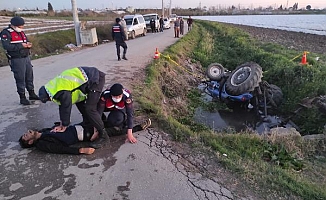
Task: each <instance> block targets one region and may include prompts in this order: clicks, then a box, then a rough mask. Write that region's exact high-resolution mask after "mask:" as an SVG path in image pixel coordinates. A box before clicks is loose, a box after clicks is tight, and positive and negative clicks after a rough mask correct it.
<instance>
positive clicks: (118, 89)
mask: <svg viewBox="0 0 326 200" xmlns="http://www.w3.org/2000/svg"><path fill="white" fill-rule="evenodd" d="M122 93H123V86H122V85H121V84H120V83H116V84H114V85H112V86H111V87H110V94H111V96H119V95H121V94H122Z"/></svg>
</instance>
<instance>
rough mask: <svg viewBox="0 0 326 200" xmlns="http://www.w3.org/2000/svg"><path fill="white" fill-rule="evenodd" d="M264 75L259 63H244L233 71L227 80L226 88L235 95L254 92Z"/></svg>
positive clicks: (230, 93)
mask: <svg viewBox="0 0 326 200" xmlns="http://www.w3.org/2000/svg"><path fill="white" fill-rule="evenodd" d="M262 77H263V71H262V68H261V67H260V66H259V65H258V64H257V63H254V62H247V63H244V64H242V65H240V66H238V67H237V68H236V69H235V70H233V71H232V72H231V74H230V76H229V77H228V79H227V80H226V83H225V90H226V92H227V93H228V94H229V95H234V96H237V95H240V94H244V93H248V92H252V91H254V89H255V88H256V87H258V86H259V83H260V82H261V78H262Z"/></svg>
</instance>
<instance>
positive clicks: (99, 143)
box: [90, 129, 110, 149]
mask: <svg viewBox="0 0 326 200" xmlns="http://www.w3.org/2000/svg"><path fill="white" fill-rule="evenodd" d="M109 140H110V139H109V135H108V133H107V132H106V130H105V129H103V130H102V131H101V132H100V135H99V138H98V139H96V140H95V141H93V142H92V143H91V144H90V146H91V147H93V148H94V149H100V148H102V147H104V146H105V143H107V142H109Z"/></svg>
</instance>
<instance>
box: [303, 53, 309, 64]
mask: <svg viewBox="0 0 326 200" xmlns="http://www.w3.org/2000/svg"><path fill="white" fill-rule="evenodd" d="M301 64H302V65H306V64H308V63H307V52H306V51H304V52H303V55H302V58H301Z"/></svg>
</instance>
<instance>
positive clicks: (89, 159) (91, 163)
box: [0, 29, 254, 200]
mask: <svg viewBox="0 0 326 200" xmlns="http://www.w3.org/2000/svg"><path fill="white" fill-rule="evenodd" d="M176 41H177V39H176V38H174V37H173V30H172V29H171V30H167V31H165V32H164V33H157V34H148V35H147V36H145V37H140V38H136V39H135V40H130V41H128V47H129V48H128V54H127V57H128V59H129V60H128V61H120V62H119V61H117V59H116V53H115V45H114V43H107V44H102V45H99V46H97V47H91V48H85V49H83V50H79V51H75V52H69V53H65V54H61V55H55V56H51V57H47V58H41V59H37V60H33V61H32V64H33V65H34V77H35V81H34V84H35V90H36V91H38V88H39V87H40V86H41V85H43V84H45V83H46V82H47V81H49V80H50V79H52V78H53V77H54V76H55V75H57V74H59V73H60V72H61V71H63V70H65V69H68V68H71V67H75V66H96V67H97V68H99V69H100V70H102V71H103V72H105V73H106V74H107V75H106V85H111V84H113V83H115V82H121V83H122V84H123V85H124V86H125V87H127V88H128V87H131V85H132V82H133V80H134V74H135V73H136V72H137V73H140V72H141V73H143V72H142V70H143V69H144V68H145V67H146V65H147V64H148V63H149V62H150V61H151V59H152V58H153V56H154V51H155V48H158V49H159V50H160V51H163V49H165V48H166V47H168V46H170V45H172V44H173V43H174V42H176ZM153 44H155V45H153ZM0 85H1V88H2V89H1V91H2V95H1V96H0V98H1V100H0V104H1V107H0V112H1V116H0V132H1V133H0V200H7V199H21V200H29V199H31V200H35V199H46V200H57V199H65V200H69V199H74V200H75V199H80V200H83V199H85V200H86V199H96V200H101V199H112V200H155V199H157V200H162V199H164V200H169V199H171V200H172V199H173V200H176V199H178V200H179V199H180V200H189V199H194V200H197V199H198V200H202V199H203V200H204V199H206V200H207V199H219V200H222V199H254V198H253V197H252V196H250V195H247V194H246V193H245V192H243V191H240V192H239V191H236V190H234V188H229V189H228V188H227V187H226V186H223V185H224V183H223V180H224V179H222V178H221V177H222V176H223V173H218V171H217V170H216V168H214V167H212V166H209V163H208V162H207V163H206V158H205V156H204V155H202V154H200V153H198V154H190V153H188V152H187V151H186V150H185V148H183V147H179V148H176V147H177V146H176V143H174V142H173V141H172V140H170V139H169V135H167V134H166V133H162V132H158V131H156V130H155V129H153V128H149V129H148V130H146V131H141V132H137V134H135V136H136V137H137V139H138V142H137V143H136V144H130V143H126V142H125V137H112V138H110V142H108V143H107V144H106V145H105V146H104V147H103V148H101V149H97V150H96V151H95V153H94V154H92V155H78V156H76V155H59V154H48V153H43V152H40V151H37V150H35V149H21V148H20V146H19V144H18V142H17V141H18V139H19V137H20V136H21V135H22V134H23V133H24V131H26V130H27V129H29V128H45V127H51V126H52V125H53V122H55V121H58V119H59V115H58V107H57V106H56V105H55V104H54V103H52V102H49V103H46V104H42V103H40V102H37V101H36V102H33V105H30V106H22V105H19V99H18V95H17V93H16V88H15V84H14V79H13V75H12V73H11V72H10V68H9V67H8V66H5V67H2V68H0ZM80 121H81V116H80V114H79V113H78V111H77V109H76V108H75V107H74V109H73V111H72V123H78V122H80ZM81 145H83V144H81ZM178 149H179V150H178ZM180 150H181V151H180ZM210 174H214V176H210ZM218 174H220V175H218ZM224 178H225V177H224Z"/></svg>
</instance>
